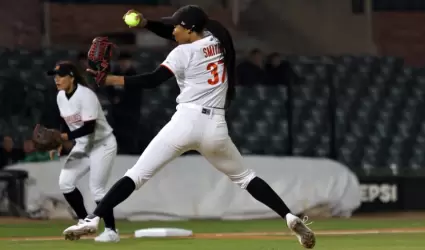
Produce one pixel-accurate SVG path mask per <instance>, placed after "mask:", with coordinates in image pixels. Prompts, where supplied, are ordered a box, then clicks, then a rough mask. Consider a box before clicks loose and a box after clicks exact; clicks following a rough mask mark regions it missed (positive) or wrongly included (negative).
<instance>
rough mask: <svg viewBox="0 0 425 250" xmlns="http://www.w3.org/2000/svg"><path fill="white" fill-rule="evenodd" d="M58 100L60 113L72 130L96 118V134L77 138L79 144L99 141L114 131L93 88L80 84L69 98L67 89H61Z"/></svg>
mask: <svg viewBox="0 0 425 250" xmlns="http://www.w3.org/2000/svg"><path fill="white" fill-rule="evenodd" d="M56 100H57V103H58V107H59V111H60V115H61V116H62V118H63V119H64V120H65V122H66V124H67V125H68V127H69V130H70V131H74V130H76V129H78V128H80V127H82V126H83V124H84V122H85V121H91V120H96V127H95V131H94V134H90V135H86V136H83V137H80V138H76V139H75V141H76V143H77V144H79V145H86V144H88V143H89V141H90V142H91V143H92V142H95V141H99V140H102V139H104V138H106V137H108V136H109V135H110V134H111V133H112V128H111V126H110V125H109V123H108V121H107V120H106V117H105V114H104V113H103V109H102V106H101V105H100V102H99V99H98V98H97V96H96V94H95V93H94V92H93V91H92V90H91V89H89V88H87V87H85V86H83V85H80V84H78V85H77V89H76V90H75V92H74V93H73V95H72V96H71V97H70V98H69V99H68V97H67V96H66V93H65V91H63V90H61V91H59V93H58V95H57V98H56Z"/></svg>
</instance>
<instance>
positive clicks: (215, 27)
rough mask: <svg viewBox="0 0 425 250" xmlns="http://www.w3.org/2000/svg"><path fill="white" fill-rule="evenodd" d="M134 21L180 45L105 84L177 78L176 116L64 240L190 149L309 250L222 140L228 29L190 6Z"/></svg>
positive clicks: (228, 88)
mask: <svg viewBox="0 0 425 250" xmlns="http://www.w3.org/2000/svg"><path fill="white" fill-rule="evenodd" d="M140 17H141V18H143V17H142V16H141V15H140ZM141 23H142V26H144V27H145V28H147V29H149V30H150V31H152V32H154V33H156V34H157V35H159V36H161V37H164V38H168V39H172V40H175V41H177V42H178V43H179V46H177V47H176V48H175V49H174V50H173V51H171V53H170V54H169V55H168V57H167V58H166V59H165V61H164V62H163V63H162V64H161V65H160V66H159V67H158V68H157V69H156V70H155V71H154V72H152V73H149V74H143V75H137V76H125V77H123V76H108V77H107V78H106V84H107V85H119V86H120V85H124V84H125V85H135V86H136V85H137V86H140V87H141V88H152V87H155V86H157V85H159V84H160V83H162V82H164V81H166V80H167V79H169V78H171V77H176V80H177V83H178V85H179V87H180V91H181V92H180V95H179V96H178V97H177V103H178V105H177V111H176V113H175V114H174V115H173V117H172V118H171V120H170V121H169V122H168V124H167V125H165V127H164V128H163V129H162V130H161V131H160V132H159V133H158V135H157V136H156V137H155V138H154V139H153V140H152V141H151V142H150V144H149V145H148V147H147V148H146V150H145V151H144V152H143V154H142V155H141V156H140V158H139V160H138V161H137V162H136V164H135V165H134V166H133V167H132V168H131V169H129V170H128V171H127V172H126V174H125V176H124V177H123V178H122V179H120V180H119V181H118V182H117V183H115V185H114V186H113V187H112V188H111V190H109V192H108V193H107V194H106V196H105V197H104V198H103V199H102V201H101V202H100V204H99V205H98V206H97V208H96V209H95V211H94V213H93V214H92V215H89V216H87V217H86V219H85V220H84V222H83V223H80V224H77V225H74V226H71V227H69V228H67V229H65V231H64V235H65V236H67V235H72V236H73V237H79V236H81V235H86V234H90V233H94V232H96V230H97V227H98V224H99V219H100V217H104V216H105V212H106V211H110V209H111V208H113V207H115V206H116V205H118V204H119V203H121V202H122V201H124V200H125V199H127V198H128V197H129V196H130V194H131V193H132V192H133V191H134V190H136V189H139V188H140V187H141V186H142V185H143V184H144V183H146V182H147V181H148V180H149V179H150V178H152V176H153V175H154V174H155V173H156V172H158V171H159V170H160V169H161V168H162V167H164V166H165V165H166V164H167V163H168V162H170V161H172V160H173V159H175V158H176V157H178V156H180V155H181V154H182V153H184V152H186V151H188V150H197V151H198V152H200V153H201V154H202V155H203V156H204V157H205V158H206V159H207V160H208V161H209V162H210V163H211V165H212V166H214V167H215V168H216V169H217V170H219V171H221V172H222V173H224V174H226V175H227V176H228V177H229V179H230V180H231V181H233V182H234V183H235V184H237V185H238V186H240V187H241V188H243V189H246V190H247V191H248V192H249V193H250V194H251V195H252V196H253V197H254V198H255V199H257V200H258V201H260V202H262V203H263V204H265V205H267V206H268V207H270V208H271V209H273V210H274V211H275V212H276V213H277V214H279V215H280V216H281V217H282V218H284V219H286V221H287V225H288V227H289V228H290V229H291V230H292V231H293V232H294V233H295V234H296V236H297V237H298V240H299V242H300V243H301V244H302V245H303V246H304V247H306V248H313V247H314V245H315V236H314V233H313V232H312V231H311V230H310V229H309V228H308V227H307V226H306V225H305V223H304V221H303V220H301V219H300V218H298V217H297V216H295V215H293V214H291V212H290V210H289V208H288V207H287V206H286V204H285V203H284V202H283V201H282V200H281V199H280V197H279V196H278V195H277V194H276V193H275V192H274V191H273V190H272V188H271V187H270V186H269V185H268V184H267V183H266V182H265V181H264V180H262V179H261V178H259V177H257V176H256V174H255V173H254V172H253V171H252V170H251V169H246V168H245V167H244V166H243V163H242V161H243V159H242V156H241V154H240V153H239V151H238V149H237V148H236V147H235V145H234V144H233V142H232V140H231V138H230V137H229V135H228V130H227V124H226V120H225V117H224V116H225V110H226V108H227V107H228V105H229V103H230V101H231V100H232V99H233V95H234V89H235V50H234V47H233V41H232V38H231V36H230V34H229V32H228V31H227V29H226V28H224V27H223V26H222V25H221V24H220V23H218V22H216V21H213V20H209V19H208V16H207V15H206V14H205V12H204V11H203V10H202V9H200V8H199V7H197V6H185V7H183V8H181V9H179V10H178V11H177V12H176V13H175V14H174V15H173V16H172V17H169V18H164V19H163V22H154V21H150V20H145V19H142V22H141ZM88 71H90V72H91V73H93V74H96V72H94V71H91V70H88Z"/></svg>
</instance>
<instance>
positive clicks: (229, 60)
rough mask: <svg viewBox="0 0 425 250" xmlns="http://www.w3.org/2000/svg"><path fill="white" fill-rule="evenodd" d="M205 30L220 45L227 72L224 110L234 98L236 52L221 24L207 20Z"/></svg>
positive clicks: (230, 37)
mask: <svg viewBox="0 0 425 250" xmlns="http://www.w3.org/2000/svg"><path fill="white" fill-rule="evenodd" d="M205 29H206V30H207V31H209V32H211V34H212V35H213V36H214V37H216V38H217V39H218V40H219V42H220V44H219V46H220V49H221V53H222V54H223V60H224V66H225V67H226V71H227V78H228V80H227V83H228V90H227V95H226V105H225V108H228V107H229V106H230V103H231V102H232V100H233V99H234V98H235V94H236V93H235V92H236V89H235V85H236V52H235V48H234V45H233V39H232V35H230V32H229V31H228V30H227V29H226V27H224V26H223V25H222V24H221V23H219V22H218V21H216V20H211V19H210V20H208V22H207V24H206V25H205Z"/></svg>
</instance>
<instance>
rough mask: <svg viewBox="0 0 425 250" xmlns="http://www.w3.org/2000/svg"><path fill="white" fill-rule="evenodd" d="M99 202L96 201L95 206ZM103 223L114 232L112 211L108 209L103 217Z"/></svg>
mask: <svg viewBox="0 0 425 250" xmlns="http://www.w3.org/2000/svg"><path fill="white" fill-rule="evenodd" d="M99 203H100V201H96V204H97V205H99ZM103 221H104V222H105V227H106V228H109V229H112V230H114V231H115V217H114V209H113V208H112V209H110V210H109V211H107V212H106V213H105V215H104V216H103Z"/></svg>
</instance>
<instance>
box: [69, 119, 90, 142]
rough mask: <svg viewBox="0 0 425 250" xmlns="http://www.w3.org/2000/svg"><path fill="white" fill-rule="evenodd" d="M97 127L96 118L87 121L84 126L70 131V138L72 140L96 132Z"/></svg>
mask: <svg viewBox="0 0 425 250" xmlns="http://www.w3.org/2000/svg"><path fill="white" fill-rule="evenodd" d="M95 128H96V120H91V121H85V122H84V124H83V126H81V127H80V128H78V129H76V130H74V131H71V132H69V133H68V140H70V141H71V140H74V139H76V138H80V137H83V136H86V135H89V134H92V133H94V129H95Z"/></svg>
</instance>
